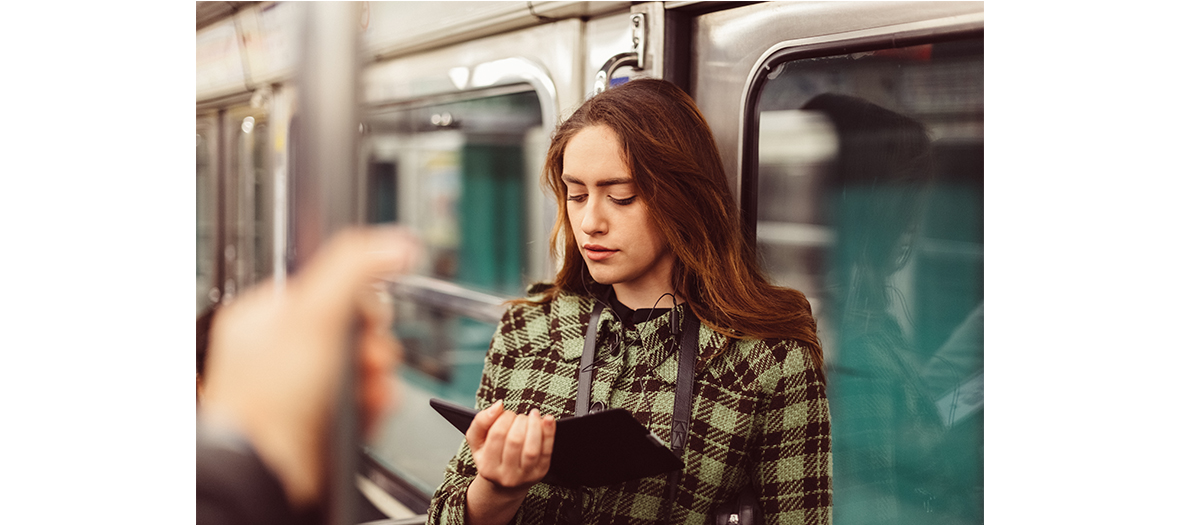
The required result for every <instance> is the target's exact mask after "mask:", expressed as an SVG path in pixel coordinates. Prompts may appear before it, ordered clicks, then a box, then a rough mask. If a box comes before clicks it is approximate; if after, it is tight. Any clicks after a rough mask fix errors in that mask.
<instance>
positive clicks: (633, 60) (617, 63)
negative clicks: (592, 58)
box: [594, 51, 643, 95]
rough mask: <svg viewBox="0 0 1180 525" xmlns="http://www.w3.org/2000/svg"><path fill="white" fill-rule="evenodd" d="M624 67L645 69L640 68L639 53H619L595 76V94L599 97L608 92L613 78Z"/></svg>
mask: <svg viewBox="0 0 1180 525" xmlns="http://www.w3.org/2000/svg"><path fill="white" fill-rule="evenodd" d="M624 66H631V67H633V68H636V69H643V68H641V67H639V53H637V52H634V51H631V52H627V53H619V54H617V55H615V56H613V57H610V58H609V59H607V61H606V63H605V64H603V65H602V67H601V68H599V69H598V73H596V74H595V75H594V94H595V95H597V94H599V93H602V92H603V91H606V88H607V87H609V86H610V79H611V77H613V76H614V74H615V72H616V71H618V70H619V68H621V67H624Z"/></svg>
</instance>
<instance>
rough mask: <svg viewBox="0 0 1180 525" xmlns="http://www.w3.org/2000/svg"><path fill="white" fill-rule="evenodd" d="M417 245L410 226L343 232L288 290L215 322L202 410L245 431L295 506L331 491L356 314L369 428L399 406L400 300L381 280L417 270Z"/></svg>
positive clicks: (264, 292) (253, 299) (256, 298)
mask: <svg viewBox="0 0 1180 525" xmlns="http://www.w3.org/2000/svg"><path fill="white" fill-rule="evenodd" d="M418 251H419V247H418V243H417V241H416V240H414V238H413V237H412V236H411V235H410V234H408V233H407V232H406V231H404V230H401V229H396V228H368V229H351V230H346V231H343V232H340V233H338V234H337V235H335V236H334V237H332V239H330V240H329V241H328V243H327V244H326V245H324V246H323V247H322V248H321V249H320V251H318V252H317V253H316V255H315V256H314V257H313V258H312V260H311V261H309V262H308V264H307V265H306V266H305V267H304V268H303V269H302V270H301V271H300V272H299V273H298V274H297V275H295V276H294V277H292V278H290V279H288V280H287V282H286V283H285V287H284V289H281V290H280V289H279V288H277V287H276V286H275V284H274V283H273V282H268V283H266V284H263V285H260V286H258V287H256V288H254V289H252V290H249V291H247V292H246V293H244V294H242V295H241V296H239V297H238V299H237V300H235V301H234V302H233V303H231V304H229V305H227V306H225V307H223V308H222V309H221V310H220V311H219V312H218V314H217V316H216V317H215V318H214V320H213V325H212V329H211V332H210V343H209V345H210V346H209V361H208V363H207V367H206V372H207V378H206V379H205V396H204V398H203V399H202V407H201V411H202V413H201V417H202V419H203V420H205V421H207V422H209V423H210V424H214V425H216V424H223V425H227V426H231V427H232V428H236V429H237V430H239V431H240V432H242V433H243V434H244V435H245V437H246V438H247V439H249V440H250V442H251V444H252V445H253V446H254V448H255V450H256V451H257V452H258V455H259V457H260V458H261V459H262V460H263V461H264V462H265V463H266V464H267V465H268V466H269V467H270V468H271V469H272V470H273V471H274V472H275V474H276V475H277V476H278V477H279V479H280V481H282V483H283V487H284V489H285V490H286V493H287V498H288V499H289V500H290V502H291V504H292V505H294V506H296V507H304V506H307V505H309V504H311V503H314V502H316V501H318V500H319V499H320V497H321V496H322V494H323V474H322V472H323V470H324V465H321V464H320V460H321V453H322V450H323V447H324V446H325V443H326V440H327V428H326V427H327V424H328V418H329V412H330V410H331V409H332V407H333V406H334V396H335V395H336V392H337V390H338V388H339V380H340V377H341V372H342V367H343V366H345V363H346V362H348V360H347V359H346V357H348V356H349V355H351V354H350V353H349V352H348V351H347V350H348V349H347V348H345V344H346V340H347V338H348V337H349V335H350V332H351V330H352V328H353V326H354V324H353V323H354V321H355V320H358V319H359V321H360V326H359V331H358V333H357V346H358V347H359V348H358V349H357V350H358V352H359V357H358V363H359V365H360V373H359V377H358V396H359V399H360V405H361V410H362V415H361V423H362V426H363V427H364V428H365V429H371V428H372V427H373V426H374V423H375V422H376V421H377V419H378V416H379V415H380V413H381V411H382V410H384V409H385V408H386V407H387V406H388V405H389V403H390V401H389V400H390V397H391V396H390V392H391V387H392V384H391V381H392V379H391V377H390V374H389V373H388V372H389V369H390V367H391V366H392V365H393V363H394V362H395V359H396V356H395V353H396V352H397V351H398V349H399V347H398V346H397V344H396V342H395V340H394V339H393V337H392V334H391V333H390V325H391V323H392V319H393V310H392V301H390V300H389V297H388V295H387V294H386V293H385V292H384V291H383V289H382V288H383V287H381V286H377V287H375V286H374V285H375V284H377V283H378V279H380V278H382V277H386V278H388V277H392V276H394V275H396V274H399V273H403V272H405V271H407V270H409V269H410V268H411V267H412V265H413V263H414V260H415V259H416V257H417V254H418Z"/></svg>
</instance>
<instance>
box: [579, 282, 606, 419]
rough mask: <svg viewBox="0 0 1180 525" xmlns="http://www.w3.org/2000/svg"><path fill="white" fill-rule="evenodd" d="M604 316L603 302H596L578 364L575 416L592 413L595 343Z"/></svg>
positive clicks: (587, 326)
mask: <svg viewBox="0 0 1180 525" xmlns="http://www.w3.org/2000/svg"><path fill="white" fill-rule="evenodd" d="M601 315H602V302H601V301H595V302H594V309H593V310H591V311H590V324H588V325H586V341H585V342H584V343H583V344H582V362H581V363H580V364H578V397H577V398H575V402H574V415H575V416H584V415H586V412H589V411H590V383H592V382H594V367H593V366H592V365H593V364H594V343H595V341H597V339H598V318H599V316H601Z"/></svg>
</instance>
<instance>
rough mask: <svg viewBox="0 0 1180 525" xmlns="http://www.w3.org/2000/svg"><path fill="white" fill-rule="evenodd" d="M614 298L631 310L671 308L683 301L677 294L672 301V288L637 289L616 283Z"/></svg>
mask: <svg viewBox="0 0 1180 525" xmlns="http://www.w3.org/2000/svg"><path fill="white" fill-rule="evenodd" d="M613 288H614V290H615V299H617V300H618V301H619V302H620V303H623V305H624V306H626V307H627V308H630V309H632V310H640V309H643V308H672V307H673V306H675V305H676V303H680V302H683V299H682V298H680V297H679V296H677V297H676V298H675V301H673V298H672V297H673V296H672V288H671V287H667V288H655V289H651V290H637V289H634V288H632V287H628V286H623V285H619V284H616V285H614V286H613Z"/></svg>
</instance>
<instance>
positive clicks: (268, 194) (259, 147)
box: [225, 109, 275, 294]
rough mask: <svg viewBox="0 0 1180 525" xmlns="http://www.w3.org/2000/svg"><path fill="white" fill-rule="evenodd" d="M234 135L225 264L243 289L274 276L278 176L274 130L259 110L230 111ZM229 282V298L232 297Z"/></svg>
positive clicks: (230, 124)
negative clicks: (273, 160)
mask: <svg viewBox="0 0 1180 525" xmlns="http://www.w3.org/2000/svg"><path fill="white" fill-rule="evenodd" d="M227 120H228V126H229V127H230V129H229V133H230V136H231V137H234V153H233V155H234V157H233V158H234V159H235V164H234V166H233V167H232V169H231V170H230V173H229V183H228V184H227V190H228V194H227V202H228V203H232V204H231V206H233V207H234V209H232V210H227V211H228V212H229V213H230V217H229V218H228V219H227V221H226V222H227V224H228V225H230V228H232V231H231V232H229V236H228V239H227V246H226V253H225V257H226V265H227V267H228V268H229V270H228V274H229V276H230V278H231V279H233V280H234V284H235V287H236V288H237V289H239V290H240V289H242V288H245V287H247V286H250V285H251V284H254V283H256V282H258V281H260V280H262V279H263V278H265V277H267V276H269V275H270V274H271V273H272V272H273V261H274V253H273V252H274V191H275V189H274V174H273V172H272V170H271V169H270V155H269V154H268V148H267V147H268V146H269V131H270V129H269V126H268V124H267V120H266V117H265V114H264V113H262V112H260V111H258V110H255V109H249V110H246V109H241V110H238V111H231V112H229V115H228V119H227ZM230 288H231V286H230V283H229V281H227V283H226V291H225V293H226V294H232V293H233V290H231V289H230Z"/></svg>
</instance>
